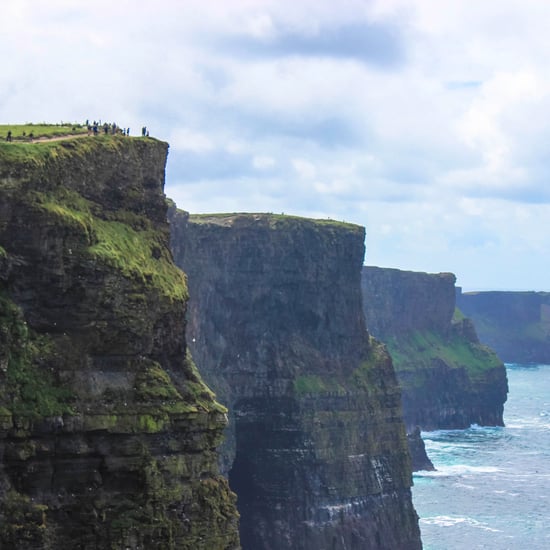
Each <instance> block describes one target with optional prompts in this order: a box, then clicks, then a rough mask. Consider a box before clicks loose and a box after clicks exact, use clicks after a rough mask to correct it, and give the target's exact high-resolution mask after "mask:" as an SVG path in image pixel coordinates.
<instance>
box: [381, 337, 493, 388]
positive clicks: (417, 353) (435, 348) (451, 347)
mask: <svg viewBox="0 0 550 550" xmlns="http://www.w3.org/2000/svg"><path fill="white" fill-rule="evenodd" d="M386 343H387V346H388V349H389V351H390V354H391V356H392V359H393V364H394V366H395V369H396V371H397V372H398V373H404V372H407V373H408V374H409V375H411V374H414V373H417V374H418V377H415V376H411V377H407V379H406V382H402V383H403V384H408V385H415V383H418V385H421V384H422V383H423V382H424V380H423V374H422V369H423V368H428V369H429V368H433V365H434V362H436V361H441V362H443V363H445V364H446V365H447V367H449V368H451V369H464V370H465V372H466V373H467V374H468V376H469V377H470V379H471V380H473V381H475V380H476V379H482V378H483V377H484V375H485V373H486V372H487V371H489V370H491V369H494V368H499V367H501V366H502V362H501V361H500V359H499V358H498V357H497V355H496V354H495V353H494V352H493V351H492V350H491V349H489V348H488V347H487V346H484V345H482V344H479V343H476V342H471V341H467V340H465V339H464V338H462V337H460V336H459V335H456V334H454V335H450V336H444V335H442V334H441V333H438V332H436V331H430V330H424V331H415V332H411V333H409V334H405V335H402V336H399V337H392V338H389V339H388V340H387V342H386Z"/></svg>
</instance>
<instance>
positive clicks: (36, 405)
mask: <svg viewBox="0 0 550 550" xmlns="http://www.w3.org/2000/svg"><path fill="white" fill-rule="evenodd" d="M0 344H1V348H2V349H1V351H0V363H1V364H2V370H3V371H4V374H3V376H1V377H0V381H2V378H3V384H1V385H0V405H2V406H3V407H1V408H3V415H4V416H7V415H8V414H9V415H12V414H13V415H17V416H23V417H31V418H39V417H48V416H55V415H61V414H64V413H72V412H73V409H72V406H71V400H72V398H73V395H72V393H71V392H70V391H69V390H67V389H65V388H63V387H62V386H61V385H60V384H59V382H58V381H56V380H54V377H53V375H52V374H51V372H50V371H51V370H53V369H50V365H51V362H52V361H54V360H55V357H54V351H53V348H52V346H51V343H50V341H49V339H48V338H47V337H46V336H38V335H37V334H35V333H34V332H33V331H32V330H30V329H29V328H28V326H27V324H26V323H25V321H24V319H23V315H22V313H21V310H20V309H19V308H18V307H17V306H16V305H15V304H14V303H13V302H12V301H11V300H10V299H9V298H7V297H6V296H5V294H4V293H0Z"/></svg>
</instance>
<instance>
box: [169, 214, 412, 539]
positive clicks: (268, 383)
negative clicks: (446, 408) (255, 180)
mask: <svg viewBox="0 0 550 550" xmlns="http://www.w3.org/2000/svg"><path fill="white" fill-rule="evenodd" d="M171 221H172V248H173V251H174V256H175V259H176V263H177V264H178V265H180V266H181V267H182V268H183V269H184V270H185V271H186V273H187V275H188V283H189V289H190V296H191V298H190V302H189V324H188V340H189V342H190V347H191V348H192V351H193V354H194V356H195V357H196V359H197V361H198V362H199V363H200V364H201V367H202V368H203V369H204V376H205V379H206V380H207V381H208V383H209V384H211V386H212V387H213V388H214V389H215V391H216V392H217V394H218V396H219V399H220V400H221V401H222V402H223V403H224V404H226V405H227V406H228V407H229V410H230V424H229V433H228V435H227V441H228V443H227V445H226V447H225V449H224V468H225V469H227V471H228V474H229V481H230V485H231V487H232V489H233V490H235V492H236V493H237V495H238V504H239V511H240V513H241V541H242V545H243V548H244V549H245V550H268V549H269V550H283V549H284V550H286V549H288V548H300V549H301V550H314V549H315V550H317V549H319V548H330V549H334V550H340V549H348V550H349V549H356V550H359V549H361V550H364V549H365V548H370V549H388V550H389V549H392V550H397V549H414V548H420V546H421V543H420V537H419V531H418V524H417V517H416V513H415V511H414V509H413V506H412V502H411V493H410V485H411V469H410V462H409V456H408V453H407V446H406V445H407V443H406V437H405V430H404V426H403V423H402V420H401V408H400V393H399V389H398V387H397V383H396V380H395V375H394V373H393V368H392V364H391V360H390V358H389V356H388V355H387V353H386V352H385V350H384V348H383V347H382V346H380V345H379V344H378V343H377V342H375V341H374V340H373V339H371V338H370V337H369V335H368V333H367V332H366V329H365V324H364V317H363V313H362V310H361V294H360V270H361V264H362V260H363V254H364V245H363V242H364V230H363V229H362V228H360V227H357V226H352V225H346V224H338V223H336V222H331V221H313V220H306V219H300V218H294V217H290V216H274V215H265V214H248V215H246V214H234V215H216V216H206V215H205V216H191V217H188V216H187V215H186V214H185V213H183V212H179V211H176V210H172V213H171Z"/></svg>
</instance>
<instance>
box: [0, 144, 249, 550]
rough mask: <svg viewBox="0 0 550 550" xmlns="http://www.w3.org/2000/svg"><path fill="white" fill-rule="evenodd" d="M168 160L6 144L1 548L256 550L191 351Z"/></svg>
mask: <svg viewBox="0 0 550 550" xmlns="http://www.w3.org/2000/svg"><path fill="white" fill-rule="evenodd" d="M167 149H168V146H167V144H165V143H162V142H159V141H157V140H154V139H145V138H143V139H140V138H138V139H134V138H123V137H119V136H97V137H81V138H79V139H76V138H75V139H65V140H61V141H56V142H46V143H35V144H30V143H9V144H7V143H1V144H0V547H1V548H6V549H8V548H9V549H15V550H18V549H21V550H23V549H24V550H27V549H33V550H38V549H40V550H58V549H60V548H81V549H90V550H91V549H107V548H108V549H119V548H120V549H122V548H124V549H138V548H147V549H157V550H166V549H176V548H177V549H189V550H195V549H202V550H213V549H214V550H229V549H237V548H239V546H240V545H239V536H238V514H237V511H236V507H235V496H234V495H233V494H232V493H231V492H230V490H229V488H228V485H227V482H226V480H225V479H224V478H223V477H222V476H220V474H219V469H218V465H217V453H216V447H217V446H218V445H219V443H220V441H221V438H222V432H223V428H224V426H225V424H226V417H225V413H226V409H225V408H224V407H222V406H221V405H219V404H218V403H217V402H216V401H215V400H214V397H213V394H212V392H211V391H210V390H209V389H208V388H207V386H206V385H205V384H204V383H203V382H202V380H201V378H200V375H199V374H198V371H197V369H196V368H195V366H194V364H193V361H192V360H191V357H190V355H189V354H188V350H187V344H186V341H185V311H186V301H187V287H186V283H185V277H184V276H183V274H182V273H181V271H180V270H179V269H178V268H177V267H176V266H175V265H174V263H173V261H172V257H171V252H170V250H169V248H168V241H169V228H168V224H167V222H166V202H165V197H164V192H163V186H164V167H165V162H166V154H167Z"/></svg>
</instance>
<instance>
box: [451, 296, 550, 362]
mask: <svg viewBox="0 0 550 550" xmlns="http://www.w3.org/2000/svg"><path fill="white" fill-rule="evenodd" d="M457 304H458V306H459V307H460V309H461V310H462V311H464V313H465V314H466V315H468V316H469V317H471V318H472V320H473V321H474V323H475V325H476V330H477V333H478V334H479V338H480V340H481V341H482V342H484V343H485V344H487V345H488V346H491V347H492V348H494V349H495V350H496V352H497V353H498V355H499V356H500V357H501V358H502V359H503V360H504V361H506V362H510V363H546V364H550V293H549V292H498V291H492V292H466V293H461V292H460V290H459V291H458V292H457Z"/></svg>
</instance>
